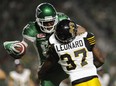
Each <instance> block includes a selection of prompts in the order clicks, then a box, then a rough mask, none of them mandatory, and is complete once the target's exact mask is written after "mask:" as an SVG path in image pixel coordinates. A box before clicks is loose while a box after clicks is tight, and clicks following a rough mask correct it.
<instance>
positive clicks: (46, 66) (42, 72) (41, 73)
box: [38, 60, 53, 79]
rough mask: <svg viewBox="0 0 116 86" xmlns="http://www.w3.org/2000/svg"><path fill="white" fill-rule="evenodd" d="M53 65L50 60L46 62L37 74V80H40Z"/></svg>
mask: <svg viewBox="0 0 116 86" xmlns="http://www.w3.org/2000/svg"><path fill="white" fill-rule="evenodd" d="M52 65H53V63H52V62H51V61H50V60H46V61H45V62H44V64H43V65H42V67H41V69H40V71H39V72H38V77H39V79H42V78H43V77H44V76H45V74H46V73H47V72H48V70H49V69H50V68H51V67H52Z"/></svg>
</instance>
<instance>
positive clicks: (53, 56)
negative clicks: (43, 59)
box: [47, 44, 59, 63]
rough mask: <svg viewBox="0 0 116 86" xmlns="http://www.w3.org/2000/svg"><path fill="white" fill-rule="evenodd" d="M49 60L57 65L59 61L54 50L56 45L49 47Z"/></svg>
mask: <svg viewBox="0 0 116 86" xmlns="http://www.w3.org/2000/svg"><path fill="white" fill-rule="evenodd" d="M47 54H48V58H47V60H50V61H51V62H52V63H57V62H58V60H59V56H58V54H57V52H56V50H55V48H54V45H53V44H52V45H49V49H48V52H47Z"/></svg>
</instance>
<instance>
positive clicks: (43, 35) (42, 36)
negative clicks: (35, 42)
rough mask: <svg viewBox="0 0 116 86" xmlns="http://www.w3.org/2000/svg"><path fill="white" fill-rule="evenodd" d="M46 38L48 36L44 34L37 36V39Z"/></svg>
mask: <svg viewBox="0 0 116 86" xmlns="http://www.w3.org/2000/svg"><path fill="white" fill-rule="evenodd" d="M44 37H46V34H43V33H40V34H37V38H44Z"/></svg>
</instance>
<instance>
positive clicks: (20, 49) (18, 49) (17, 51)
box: [10, 42, 26, 59]
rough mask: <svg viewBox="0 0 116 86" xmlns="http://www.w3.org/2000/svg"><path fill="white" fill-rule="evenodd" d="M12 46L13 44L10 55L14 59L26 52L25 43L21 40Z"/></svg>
mask: <svg viewBox="0 0 116 86" xmlns="http://www.w3.org/2000/svg"><path fill="white" fill-rule="evenodd" d="M13 46H14V50H13V52H12V53H11V54H10V55H11V56H12V57H14V58H16V59H19V58H21V57H22V56H23V55H24V54H25V52H26V47H25V45H24V44H23V43H21V42H18V43H15V44H14V45H13Z"/></svg>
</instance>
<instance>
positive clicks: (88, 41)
mask: <svg viewBox="0 0 116 86" xmlns="http://www.w3.org/2000/svg"><path fill="white" fill-rule="evenodd" d="M84 40H85V46H86V47H87V49H88V50H89V51H92V49H93V47H94V46H95V44H96V40H95V35H94V34H93V33H90V32H88V34H87V37H86V38H85V39H84Z"/></svg>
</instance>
